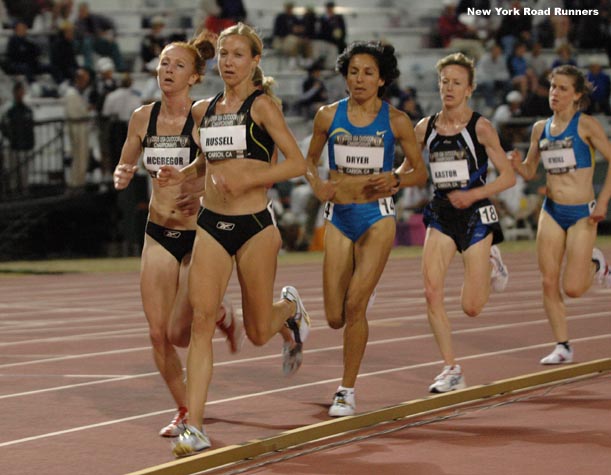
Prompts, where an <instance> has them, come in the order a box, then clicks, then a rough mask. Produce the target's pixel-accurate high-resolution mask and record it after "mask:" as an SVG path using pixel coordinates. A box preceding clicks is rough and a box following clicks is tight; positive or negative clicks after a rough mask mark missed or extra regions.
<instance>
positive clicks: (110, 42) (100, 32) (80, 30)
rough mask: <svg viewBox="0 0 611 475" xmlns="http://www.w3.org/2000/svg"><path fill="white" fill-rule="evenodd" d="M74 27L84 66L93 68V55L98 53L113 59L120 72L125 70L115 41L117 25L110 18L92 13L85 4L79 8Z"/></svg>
mask: <svg viewBox="0 0 611 475" xmlns="http://www.w3.org/2000/svg"><path fill="white" fill-rule="evenodd" d="M74 26H75V37H76V39H77V41H78V43H79V46H80V51H81V53H82V54H83V56H84V63H85V64H84V66H85V67H86V68H89V69H92V68H93V55H94V53H96V54H98V55H100V56H107V57H109V58H112V61H113V63H114V64H115V67H116V68H117V69H118V70H119V71H123V70H124V69H125V65H124V63H123V56H122V54H121V51H120V50H119V46H118V45H117V43H116V41H115V25H114V23H113V21H112V20H111V19H110V18H108V17H106V16H104V15H100V14H97V13H91V10H90V8H89V4H88V3H86V2H83V3H80V4H79V6H78V12H77V19H76V21H75V23H74Z"/></svg>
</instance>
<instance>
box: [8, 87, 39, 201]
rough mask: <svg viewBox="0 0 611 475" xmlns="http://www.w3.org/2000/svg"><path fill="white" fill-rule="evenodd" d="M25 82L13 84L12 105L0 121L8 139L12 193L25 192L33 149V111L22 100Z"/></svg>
mask: <svg viewBox="0 0 611 475" xmlns="http://www.w3.org/2000/svg"><path fill="white" fill-rule="evenodd" d="M24 96H25V84H24V83H23V82H21V81H17V82H16V83H15V84H14V85H13V105H12V106H11V107H10V108H9V109H8V110H7V111H6V112H5V113H4V115H3V116H2V122H1V123H0V126H1V130H2V134H3V135H4V136H5V137H6V138H7V139H8V141H9V143H10V146H11V149H10V151H9V159H8V163H7V164H8V169H6V170H0V172H2V174H3V175H4V174H5V173H6V175H7V177H8V180H7V184H8V189H9V191H10V192H12V193H21V194H27V191H28V168H29V167H28V165H29V161H30V159H31V156H32V150H33V149H34V113H33V111H32V109H31V108H30V107H28V106H27V105H26V104H25V103H24V102H23V97H24Z"/></svg>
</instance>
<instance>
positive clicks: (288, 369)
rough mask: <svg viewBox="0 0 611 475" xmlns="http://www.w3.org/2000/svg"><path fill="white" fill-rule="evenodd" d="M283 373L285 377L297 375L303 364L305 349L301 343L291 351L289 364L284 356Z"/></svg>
mask: <svg viewBox="0 0 611 475" xmlns="http://www.w3.org/2000/svg"><path fill="white" fill-rule="evenodd" d="M282 358H283V361H282V372H283V373H284V375H285V376H292V375H293V374H295V373H296V372H297V371H298V370H299V368H301V364H302V363H303V347H302V345H301V343H296V344H295V346H294V347H293V348H291V349H290V350H289V356H288V358H289V362H288V363H287V362H286V361H284V354H283V355H282Z"/></svg>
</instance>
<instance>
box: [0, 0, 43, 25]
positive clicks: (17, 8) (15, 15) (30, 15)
mask: <svg viewBox="0 0 611 475" xmlns="http://www.w3.org/2000/svg"><path fill="white" fill-rule="evenodd" d="M4 6H5V7H6V13H7V14H8V17H9V18H10V19H13V20H16V19H19V20H20V21H23V22H24V23H25V24H26V25H27V27H28V28H32V24H33V23H34V18H35V17H36V14H37V13H38V10H39V5H38V3H37V2H34V1H27V0H4Z"/></svg>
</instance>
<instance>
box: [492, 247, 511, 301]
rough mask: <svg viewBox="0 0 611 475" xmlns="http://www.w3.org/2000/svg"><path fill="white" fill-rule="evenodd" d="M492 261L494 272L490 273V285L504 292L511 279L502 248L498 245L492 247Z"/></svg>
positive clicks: (495, 289)
mask: <svg viewBox="0 0 611 475" xmlns="http://www.w3.org/2000/svg"><path fill="white" fill-rule="evenodd" d="M490 262H492V273H491V274H490V285H491V287H492V290H494V291H495V292H503V291H504V290H505V287H507V281H508V280H509V271H508V270H507V266H506V265H505V264H503V258H502V257H501V250H500V249H499V248H498V246H492V247H491V248H490Z"/></svg>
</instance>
